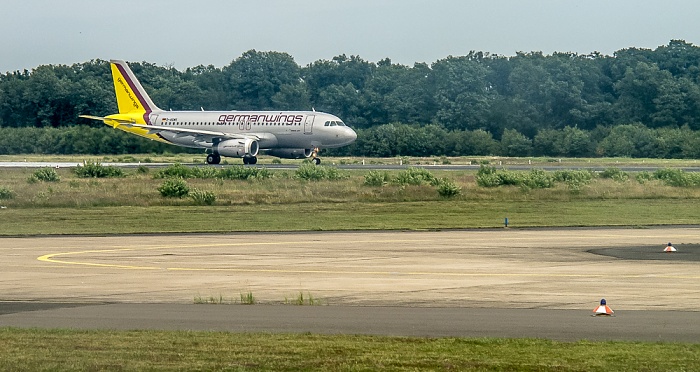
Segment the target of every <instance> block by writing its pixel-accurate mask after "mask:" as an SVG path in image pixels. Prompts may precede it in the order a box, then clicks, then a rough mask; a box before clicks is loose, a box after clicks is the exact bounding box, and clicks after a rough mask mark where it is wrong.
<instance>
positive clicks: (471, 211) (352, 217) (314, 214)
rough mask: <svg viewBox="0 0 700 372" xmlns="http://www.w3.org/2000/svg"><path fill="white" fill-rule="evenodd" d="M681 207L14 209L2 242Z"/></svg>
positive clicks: (626, 217) (667, 214)
mask: <svg viewBox="0 0 700 372" xmlns="http://www.w3.org/2000/svg"><path fill="white" fill-rule="evenodd" d="M697 207H698V206H697V204H696V203H692V202H689V201H688V200H682V199H654V200H634V199H608V200H574V201H556V200H554V201H542V200H535V201H512V202H507V203H505V202H502V201H490V200H484V201H449V202H448V201H445V202H404V203H361V202H350V203H315V204H307V203H301V204H281V205H277V204H273V205H238V206H184V207H178V206H150V207H138V206H130V207H93V208H14V209H11V208H7V209H1V210H0V235H5V236H13V235H37V234H122V233H172V232H182V233H193V232H231V231H251V232H253V231H309V230H310V231H331V230H383V229H387V230H403V229H407V230H422V229H443V228H445V229H454V228H491V227H502V226H503V222H504V219H505V218H506V217H508V220H509V226H510V227H545V226H644V225H659V224H676V225H678V224H680V225H683V224H695V223H697Z"/></svg>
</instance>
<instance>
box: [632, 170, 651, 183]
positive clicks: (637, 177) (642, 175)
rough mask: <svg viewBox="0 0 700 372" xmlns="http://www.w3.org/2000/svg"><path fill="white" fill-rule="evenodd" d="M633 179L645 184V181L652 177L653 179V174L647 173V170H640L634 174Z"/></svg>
mask: <svg viewBox="0 0 700 372" xmlns="http://www.w3.org/2000/svg"><path fill="white" fill-rule="evenodd" d="M634 179H635V180H637V182H639V183H641V184H645V183H647V182H649V181H651V180H653V179H654V175H653V174H651V173H649V172H647V171H642V172H639V173H637V174H636V175H635V176H634Z"/></svg>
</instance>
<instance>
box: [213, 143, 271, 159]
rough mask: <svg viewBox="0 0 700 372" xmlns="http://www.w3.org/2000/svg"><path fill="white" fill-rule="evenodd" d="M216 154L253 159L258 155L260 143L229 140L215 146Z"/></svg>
mask: <svg viewBox="0 0 700 372" xmlns="http://www.w3.org/2000/svg"><path fill="white" fill-rule="evenodd" d="M213 150H214V153H216V154H219V155H222V156H228V157H232V158H242V157H253V156H257V155H258V150H260V146H259V145H258V141H256V140H254V139H251V138H246V139H229V140H225V141H221V142H219V143H218V144H216V146H214V149H213Z"/></svg>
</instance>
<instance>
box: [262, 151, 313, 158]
mask: <svg viewBox="0 0 700 372" xmlns="http://www.w3.org/2000/svg"><path fill="white" fill-rule="evenodd" d="M313 152H314V151H313V149H272V150H269V151H267V153H268V154H270V155H272V156H276V157H278V158H282V159H306V158H308V157H310V156H311V154H312V153H313Z"/></svg>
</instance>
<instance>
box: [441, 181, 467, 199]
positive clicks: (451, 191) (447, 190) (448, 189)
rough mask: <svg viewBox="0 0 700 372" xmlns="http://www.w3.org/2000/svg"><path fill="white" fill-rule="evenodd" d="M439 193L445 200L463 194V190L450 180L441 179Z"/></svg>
mask: <svg viewBox="0 0 700 372" xmlns="http://www.w3.org/2000/svg"><path fill="white" fill-rule="evenodd" d="M437 192H438V194H439V195H440V196H442V197H444V198H451V197H453V196H457V195H459V194H461V193H462V188H461V187H459V186H457V185H456V184H455V183H454V182H453V181H452V180H450V179H448V178H440V179H439V180H438V182H437Z"/></svg>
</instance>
